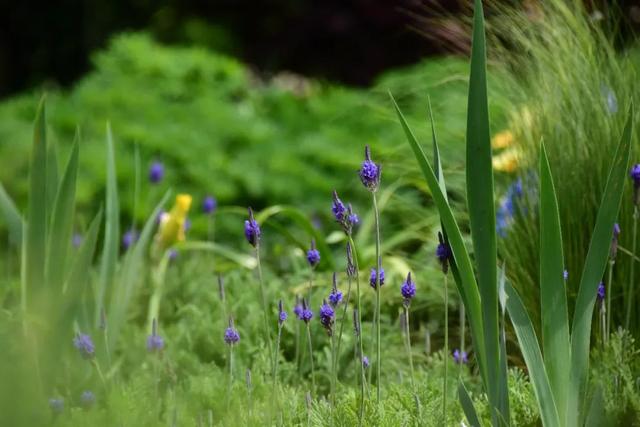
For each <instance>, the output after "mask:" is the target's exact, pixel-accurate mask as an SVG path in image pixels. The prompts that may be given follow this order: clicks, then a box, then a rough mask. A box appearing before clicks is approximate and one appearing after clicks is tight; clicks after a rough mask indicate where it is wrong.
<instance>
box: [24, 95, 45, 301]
mask: <svg viewBox="0 0 640 427" xmlns="http://www.w3.org/2000/svg"><path fill="white" fill-rule="evenodd" d="M46 234H47V131H46V121H45V106H44V98H43V99H42V100H41V101H40V105H39V106H38V112H37V113H36V120H35V125H34V130H33V148H32V151H31V160H30V163H29V210H28V212H27V229H26V236H25V237H26V243H25V261H24V262H25V266H24V267H25V270H24V271H25V275H24V279H25V281H24V289H23V304H27V302H28V298H31V297H34V296H35V294H36V293H37V290H38V289H39V288H42V287H44V286H45V282H44V278H45V277H44V263H45V253H46ZM45 299H46V298H45ZM25 308H26V307H25Z"/></svg>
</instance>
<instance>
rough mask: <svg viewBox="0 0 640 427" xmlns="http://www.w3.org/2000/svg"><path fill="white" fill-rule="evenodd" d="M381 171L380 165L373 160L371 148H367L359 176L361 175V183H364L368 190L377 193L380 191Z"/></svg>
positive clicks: (365, 148)
mask: <svg viewBox="0 0 640 427" xmlns="http://www.w3.org/2000/svg"><path fill="white" fill-rule="evenodd" d="M380 171H381V168H380V165H378V164H376V163H374V162H373V161H372V160H371V150H369V146H368V145H367V146H365V147H364V161H363V162H362V166H361V167H360V172H358V175H360V181H362V185H364V186H365V187H366V188H367V190H369V191H376V190H377V189H378V185H379V184H380Z"/></svg>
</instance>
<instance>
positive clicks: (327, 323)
mask: <svg viewBox="0 0 640 427" xmlns="http://www.w3.org/2000/svg"><path fill="white" fill-rule="evenodd" d="M319 314H320V323H321V324H322V326H323V327H324V328H325V329H326V330H327V334H329V336H331V334H332V333H333V317H334V316H335V312H334V311H333V308H332V307H331V306H330V305H329V304H327V301H326V300H325V301H322V306H321V307H320V313H319Z"/></svg>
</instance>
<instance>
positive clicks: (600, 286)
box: [598, 282, 605, 302]
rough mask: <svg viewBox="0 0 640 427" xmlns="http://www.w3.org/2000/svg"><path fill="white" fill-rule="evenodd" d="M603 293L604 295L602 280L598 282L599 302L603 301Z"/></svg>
mask: <svg viewBox="0 0 640 427" xmlns="http://www.w3.org/2000/svg"><path fill="white" fill-rule="evenodd" d="M604 295H605V288H604V282H600V284H599V285H598V301H600V302H602V301H604Z"/></svg>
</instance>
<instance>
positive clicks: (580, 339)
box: [394, 0, 633, 426]
mask: <svg viewBox="0 0 640 427" xmlns="http://www.w3.org/2000/svg"><path fill="white" fill-rule="evenodd" d="M485 62H486V54H485V40H484V19H483V14H482V3H481V1H480V0H476V2H475V13H474V29H473V43H472V53H471V76H470V86H469V108H468V121H467V197H468V205H469V217H470V218H469V219H470V228H471V235H472V240H473V247H474V254H475V261H476V269H477V279H476V276H475V274H474V269H473V267H472V264H471V260H470V258H469V254H468V252H467V249H466V247H465V245H464V242H463V239H462V236H461V234H460V230H459V228H458V225H457V223H456V221H455V219H454V217H453V213H452V211H451V208H450V207H449V204H448V202H447V199H446V197H445V195H444V194H446V191H445V190H444V188H445V187H444V178H443V176H442V175H441V173H440V172H439V171H440V170H441V167H440V159H439V156H438V155H437V150H436V151H435V153H436V158H435V159H434V163H435V165H436V172H435V173H434V170H433V168H432V167H431V165H430V164H429V161H428V160H427V158H426V156H425V154H424V152H423V151H422V148H421V147H420V145H419V143H418V142H417V140H416V139H415V137H414V136H413V134H412V132H411V130H410V129H409V127H408V125H407V123H406V121H405V119H404V117H403V115H402V113H401V112H400V110H399V108H398V107H397V104H395V101H394V105H395V107H396V111H397V113H398V117H399V119H400V122H401V124H402V126H403V128H404V130H405V133H406V136H407V139H408V141H409V143H410V145H411V147H412V149H413V151H414V154H415V155H416V158H417V160H418V162H419V164H420V166H421V168H422V171H423V173H424V176H425V178H426V181H427V184H428V186H429V189H430V190H431V193H432V195H433V197H434V200H435V203H436V206H437V207H438V211H439V212H440V216H441V221H442V223H443V227H444V230H445V232H446V234H447V239H448V242H449V244H450V246H451V249H452V253H453V262H452V271H453V275H454V278H455V279H456V285H457V287H458V291H459V292H460V295H461V298H462V300H463V302H464V304H465V308H466V310H467V312H468V313H469V316H470V319H469V321H470V325H471V333H472V337H473V341H474V348H475V350H476V355H477V358H478V364H479V367H480V374H481V377H482V380H483V384H484V387H485V390H486V391H487V396H488V400H489V405H490V408H491V419H492V424H493V425H494V426H499V425H510V424H511V419H510V413H509V409H508V386H507V381H506V378H507V370H506V360H505V358H506V352H505V351H504V340H502V342H500V341H501V340H500V338H499V335H500V333H499V325H498V293H499V287H498V275H497V250H496V220H495V210H494V197H493V194H494V189H493V171H492V167H491V147H490V140H489V115H488V107H487V89H486V88H487V86H486V65H485ZM632 118H633V109H632V108H631V109H630V111H629V114H628V118H627V122H626V125H625V129H624V132H623V134H622V138H621V140H620V143H619V145H618V148H617V150H616V153H615V155H614V160H613V164H612V165H611V167H610V172H609V177H608V180H607V184H606V186H605V189H604V195H603V198H602V200H601V202H600V209H599V210H598V215H597V220H596V225H595V228H594V231H593V235H592V238H591V245H590V247H589V252H588V254H587V258H586V260H585V264H584V270H583V274H582V278H581V281H580V287H579V292H578V297H577V302H576V307H575V310H574V317H573V323H572V328H571V332H570V329H569V323H568V308H567V302H566V291H565V289H564V283H563V271H564V257H563V252H562V236H561V232H560V222H559V217H558V208H557V199H556V195H555V190H554V187H553V180H552V178H551V171H550V168H549V162H548V159H547V155H546V151H545V150H544V145H542V149H541V155H540V176H539V179H540V191H539V193H540V289H541V318H542V343H543V348H544V354H545V358H544V359H543V358H542V353H541V351H540V347H539V345H538V341H537V338H536V335H535V331H534V328H533V325H532V323H531V321H530V319H529V316H528V314H527V311H526V308H525V307H524V305H523V304H522V302H521V300H520V297H519V296H518V294H517V293H516V291H515V290H514V289H513V287H512V286H511V285H510V284H509V283H508V282H506V281H505V280H504V279H503V280H501V286H503V287H504V290H503V291H502V292H501V293H503V295H501V299H503V300H506V301H505V304H506V309H507V311H508V312H509V316H510V318H511V321H512V324H513V325H514V328H515V330H516V334H517V336H518V341H519V343H520V346H521V350H522V353H523V355H524V358H525V362H526V363H527V367H528V368H529V374H530V376H531V379H532V382H533V386H534V391H535V393H536V398H537V401H538V405H539V409H540V414H541V418H542V422H543V424H544V425H545V426H577V425H581V424H582V423H583V422H587V423H589V422H590V421H592V420H593V419H595V418H596V417H599V416H601V413H599V412H598V411H597V410H594V408H598V407H599V406H601V405H600V402H598V399H601V394H600V393H598V392H596V393H595V394H594V397H593V400H592V401H591V405H590V406H587V403H586V401H585V399H586V397H587V388H588V363H589V341H590V335H591V334H590V332H591V322H592V313H593V308H594V304H595V299H596V291H597V287H598V284H599V283H600V280H601V278H602V276H603V274H604V272H605V269H606V264H607V259H608V255H609V249H610V242H611V230H612V229H613V225H614V223H615V219H616V217H617V214H618V210H619V207H620V202H621V199H622V194H623V188H624V181H625V177H626V173H627V166H628V164H629V157H630V149H631V133H632V131H631V128H632ZM436 144H437V142H436V141H435V138H434V145H436ZM459 394H460V398H461V403H462V406H463V408H464V409H465V414H466V415H467V419H468V420H469V422H470V423H471V424H472V425H477V424H478V423H479V421H478V417H477V413H476V411H475V409H474V408H473V406H472V405H471V404H470V399H469V398H468V396H467V394H466V391H465V389H464V386H463V385H461V386H460V388H459ZM600 412H601V411H600ZM587 414H588V415H587Z"/></svg>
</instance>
